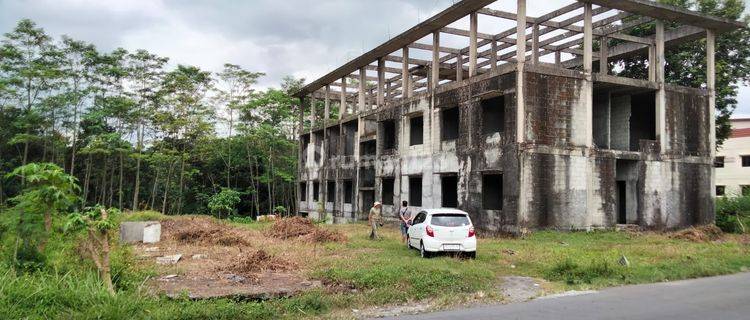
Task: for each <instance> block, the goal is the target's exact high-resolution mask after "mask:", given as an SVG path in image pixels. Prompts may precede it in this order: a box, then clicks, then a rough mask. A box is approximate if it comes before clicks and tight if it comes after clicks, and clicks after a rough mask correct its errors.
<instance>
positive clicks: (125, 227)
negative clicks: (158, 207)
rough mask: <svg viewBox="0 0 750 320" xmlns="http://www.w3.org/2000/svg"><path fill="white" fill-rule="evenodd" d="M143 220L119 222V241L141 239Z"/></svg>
mask: <svg viewBox="0 0 750 320" xmlns="http://www.w3.org/2000/svg"><path fill="white" fill-rule="evenodd" d="M145 226H146V223H145V222H143V221H126V222H123V223H121V224H120V242H122V243H135V242H141V241H143V228H144V227H145Z"/></svg>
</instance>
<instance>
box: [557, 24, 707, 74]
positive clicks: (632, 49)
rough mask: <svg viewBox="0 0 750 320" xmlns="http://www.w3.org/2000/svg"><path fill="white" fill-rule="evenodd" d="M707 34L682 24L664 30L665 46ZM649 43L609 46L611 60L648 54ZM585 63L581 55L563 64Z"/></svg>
mask: <svg viewBox="0 0 750 320" xmlns="http://www.w3.org/2000/svg"><path fill="white" fill-rule="evenodd" d="M705 34H706V31H705V30H704V29H701V28H698V27H693V26H680V27H677V28H676V29H671V30H668V31H665V32H664V47H665V48H669V47H674V46H678V45H680V44H683V43H686V42H689V41H693V40H697V39H700V38H701V37H703V36H704V35H705ZM648 47H649V46H648V45H645V44H642V43H623V44H619V45H617V46H614V47H610V48H609V52H608V53H609V57H608V59H609V61H616V60H618V59H622V58H625V57H631V56H634V55H639V54H641V55H646V54H648ZM597 58H598V57H597V55H594V60H595V61H597ZM582 63H583V60H582V59H581V57H576V58H573V59H570V60H566V61H563V63H562V65H563V67H565V68H568V69H569V68H575V67H578V66H580V65H581V64H582Z"/></svg>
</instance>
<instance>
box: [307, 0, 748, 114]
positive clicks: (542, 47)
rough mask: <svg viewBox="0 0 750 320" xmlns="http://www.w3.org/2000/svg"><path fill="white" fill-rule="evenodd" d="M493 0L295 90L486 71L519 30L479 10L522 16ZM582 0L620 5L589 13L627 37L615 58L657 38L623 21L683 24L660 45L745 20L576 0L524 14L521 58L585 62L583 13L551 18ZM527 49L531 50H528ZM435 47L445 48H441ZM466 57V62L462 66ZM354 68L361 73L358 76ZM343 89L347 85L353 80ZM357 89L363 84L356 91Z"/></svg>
mask: <svg viewBox="0 0 750 320" xmlns="http://www.w3.org/2000/svg"><path fill="white" fill-rule="evenodd" d="M495 1H496V0H472V1H460V2H458V3H456V4H454V5H452V6H451V7H449V8H447V9H445V10H443V11H442V12H440V13H438V14H436V15H435V16H433V17H431V18H429V19H427V20H425V21H424V22H422V23H419V24H417V25H416V26H414V27H413V28H411V29H409V30H407V31H405V32H403V33H401V34H400V35H398V36H396V37H394V38H392V39H391V40H389V41H387V42H385V43H383V44H381V45H380V46H378V47H376V48H375V49H373V50H371V51H369V52H367V53H365V54H363V55H361V56H359V57H357V58H355V59H353V60H351V61H349V62H348V63H346V64H344V65H343V66H341V67H339V68H337V69H335V70H333V71H331V72H330V73H328V74H326V75H324V76H323V77H321V78H319V79H317V80H315V81H313V82H311V83H310V84H308V85H306V86H305V87H304V88H302V89H301V90H300V91H299V92H298V93H297V96H299V97H306V96H308V95H310V94H314V95H313V97H318V98H324V99H325V97H329V98H333V95H335V96H336V97H344V98H342V99H343V100H341V101H345V103H348V102H349V99H350V97H351V99H352V100H353V101H352V102H361V101H362V100H363V99H368V98H370V97H368V95H370V96H372V95H376V96H377V104H381V103H382V102H383V100H384V99H385V96H393V95H394V93H397V94H407V96H408V93H409V92H412V91H413V90H415V89H418V88H423V87H430V86H432V85H437V84H439V82H440V81H441V80H445V79H448V80H462V79H463V78H466V77H469V76H473V75H476V74H479V73H482V72H486V69H487V68H490V69H494V68H496V67H497V64H498V63H499V62H503V61H504V62H513V61H515V58H516V57H517V56H518V55H517V52H516V51H509V52H506V53H504V54H500V55H498V53H499V52H500V51H502V50H507V49H510V48H512V47H514V46H516V44H517V41H516V39H514V38H510V36H512V35H515V34H517V32H518V31H519V30H517V29H518V28H515V27H514V28H511V29H508V30H505V31H502V32H500V33H498V34H486V33H481V32H478V31H477V27H476V24H477V20H478V18H477V16H478V15H486V16H492V17H496V18H501V19H508V20H514V21H519V20H522V19H519V15H518V14H517V13H512V12H505V11H500V10H494V9H490V8H486V7H487V6H488V5H490V4H492V3H493V2H495ZM521 1H523V0H521ZM586 3H591V4H594V5H598V7H595V8H593V10H592V11H591V12H590V14H591V16H592V17H594V18H596V16H598V15H600V14H604V13H606V12H609V11H611V10H620V12H618V13H617V14H614V15H612V16H609V17H605V18H603V19H599V20H596V21H593V23H592V27H593V29H592V36H593V37H595V38H597V39H617V40H623V41H624V42H625V43H622V44H619V45H616V46H614V47H609V48H606V49H605V50H606V51H607V53H608V55H607V58H608V59H619V58H622V57H625V56H628V55H633V54H644V53H647V54H648V52H649V50H653V49H649V48H651V47H654V45H655V38H654V36H652V37H635V36H631V35H627V34H624V33H622V31H625V30H627V29H629V28H632V27H635V26H638V25H641V24H644V23H648V22H651V21H653V20H662V21H671V22H676V23H678V24H680V25H681V26H680V27H678V28H677V29H673V30H667V31H666V33H665V39H664V40H665V45H666V46H672V45H676V44H680V43H683V42H686V41H691V40H695V39H697V38H700V37H702V36H705V34H706V30H711V31H713V32H714V33H721V32H725V31H729V30H733V29H736V28H740V27H744V26H745V25H744V24H743V23H741V22H738V21H732V20H728V19H724V18H719V17H714V16H709V15H705V14H701V13H696V12H693V11H690V10H686V9H682V8H678V7H674V6H670V5H665V4H660V3H656V2H652V1H648V0H582V1H577V2H575V3H572V4H570V5H567V6H564V7H562V8H560V9H558V10H555V11H552V12H549V13H547V14H545V15H542V16H539V17H523V18H524V19H523V20H525V22H524V23H525V25H526V27H527V28H529V27H530V28H531V29H532V31H531V33H529V32H525V33H524V34H525V36H526V42H525V48H523V49H522V50H523V51H524V53H525V54H524V56H526V59H527V60H532V61H533V62H538V60H539V57H540V56H544V55H548V54H554V55H555V65H557V66H561V67H565V68H573V67H576V66H580V65H581V64H582V62H583V61H582V55H583V50H582V49H581V48H579V47H581V46H582V44H583V42H584V37H580V38H575V37H578V36H580V35H582V34H584V27H582V26H578V25H576V23H579V22H582V21H583V20H584V19H585V14H584V13H581V14H577V15H575V16H572V17H569V18H566V19H564V20H560V21H555V20H554V19H555V18H558V17H561V16H564V15H565V14H568V13H571V12H574V11H576V10H579V9H581V8H583V7H584V5H585V4H586ZM466 16H469V17H470V21H471V22H470V25H471V27H470V28H469V29H470V30H463V29H458V28H455V27H449V26H448V25H450V24H451V23H453V22H455V21H457V20H459V19H461V18H463V17H466ZM524 16H525V14H524ZM633 16H638V17H633ZM624 19H628V20H624ZM557 30H563V31H565V32H564V33H562V34H558V35H555V36H552V37H549V38H547V39H544V40H541V39H540V37H543V36H544V35H546V34H548V33H550V32H554V31H557ZM441 33H444V34H452V35H457V36H463V37H467V38H469V39H470V45H469V46H467V47H464V48H451V47H448V46H445V45H440V44H438V46H437V50H436V48H435V45H434V43H439V39H440V34H441ZM430 34H433V44H425V43H419V42H417V41H419V40H420V39H422V38H424V37H426V36H428V35H430ZM603 37H606V38H603ZM486 46H489V47H490V48H488V49H486V50H483V51H481V52H479V51H478V48H482V47H486ZM409 49H415V50H427V51H432V52H433V57H434V58H435V59H433V60H434V61H430V60H424V59H416V58H412V57H409ZM398 51H401V53H402V55H401V56H397V55H393V53H394V52H398ZM518 52H520V50H518ZM529 52H530V54H528V53H529ZM561 53H568V54H573V55H574V57H573V58H572V59H569V60H566V61H561V58H560V54H561ZM441 54H445V55H443V56H441ZM600 55H601V52H599V53H596V52H595V53H593V54H592V56H593V60H594V61H597V60H599V59H600ZM405 56H406V57H409V58H407V59H404V58H403V57H405ZM478 59H484V61H478ZM385 61H390V62H397V63H400V64H402V68H393V67H386V65H385ZM436 61H437V62H436ZM449 61H452V62H449ZM373 64H376V65H373ZM467 64H468V67H467V66H466V65H467ZM459 66H460V67H459ZM368 70H369V71H374V72H376V73H377V76H367V73H366V72H367V71H368ZM360 72H361V73H363V75H364V76H363V77H361V78H360ZM386 74H391V75H392V76H391V77H390V78H386ZM405 76H408V77H409V78H410V79H409V81H406V82H404V81H402V79H403V78H404V77H405ZM343 78H353V79H356V80H357V81H360V80H365V81H374V82H376V83H377V84H378V85H377V88H374V89H372V88H370V89H368V88H365V87H364V86H360V88H356V89H357V91H355V92H352V91H350V92H349V93H347V92H346V89H347V88H346V87H343V88H342V83H341V80H342V79H343ZM431 78H436V79H431ZM423 80H426V81H424V82H425V83H421V82H417V81H423ZM404 83H406V84H407V85H406V87H407V88H406V90H404V88H403V87H404ZM330 86H337V87H339V88H341V89H340V90H342V91H338V92H334V91H330V89H329V90H328V94H326V93H320V92H319V91H320V90H321V89H325V88H326V87H328V88H330ZM349 89H350V90H351V89H352V88H349ZM398 89H400V90H398ZM360 91H363V92H362V93H361V94H360V93H359V92H360ZM364 91H367V92H364ZM373 92H377V93H373ZM342 94H343V95H342Z"/></svg>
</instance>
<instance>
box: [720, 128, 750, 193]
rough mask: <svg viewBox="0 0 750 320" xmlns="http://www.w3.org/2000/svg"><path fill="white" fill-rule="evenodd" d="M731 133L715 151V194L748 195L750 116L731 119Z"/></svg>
mask: <svg viewBox="0 0 750 320" xmlns="http://www.w3.org/2000/svg"><path fill="white" fill-rule="evenodd" d="M730 122H731V123H732V135H731V136H730V137H729V139H727V140H726V141H724V144H723V145H722V146H721V148H720V149H719V150H718V151H717V153H716V160H715V162H714V164H715V165H714V166H715V167H716V195H717V196H724V195H750V118H737V119H731V120H730Z"/></svg>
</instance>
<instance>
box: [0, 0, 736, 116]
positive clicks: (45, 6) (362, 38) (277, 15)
mask: <svg viewBox="0 0 750 320" xmlns="http://www.w3.org/2000/svg"><path fill="white" fill-rule="evenodd" d="M453 2H454V1H453V0H378V1H364V0H360V1H356V0H318V1H307V0H246V1H236V0H218V1H217V0H214V1H209V0H179V1H178V0H126V1H123V0H111V1H104V0H35V1H29V0H26V1H22V0H0V30H2V32H7V31H9V30H11V29H12V28H13V26H14V25H15V23H16V22H17V21H18V20H19V19H22V18H30V19H32V20H34V21H36V22H37V23H38V24H39V25H40V26H41V27H43V28H44V29H45V30H47V32H48V33H50V34H52V35H54V36H60V35H63V34H66V35H69V36H71V37H73V38H76V39H81V40H85V41H88V42H91V43H93V44H95V45H96V46H97V47H98V48H100V49H101V50H112V49H114V48H117V47H123V48H125V49H128V50H135V49H140V48H143V49H147V50H149V51H151V52H154V53H156V54H159V55H161V56H166V57H169V58H170V59H171V60H170V62H171V63H172V64H173V65H176V64H178V63H180V64H190V65H196V66H199V67H201V68H204V69H207V70H211V71H218V70H220V69H221V66H222V65H223V64H224V63H226V62H230V63H235V64H239V65H241V66H242V67H244V68H246V69H248V70H252V71H259V72H265V73H266V74H267V76H266V77H264V78H263V79H262V80H261V83H260V86H262V87H268V86H276V85H278V83H279V80H280V79H281V78H282V77H284V76H286V75H293V76H295V77H304V78H306V79H308V81H310V80H313V79H315V78H317V77H320V76H322V75H323V74H325V73H327V72H328V71H330V70H332V69H333V68H335V67H337V66H339V65H342V64H344V63H345V62H346V61H348V60H350V59H352V58H354V57H356V56H358V55H360V54H362V53H363V52H366V51H368V50H370V49H372V48H373V47H375V46H377V45H379V44H380V43H382V42H384V41H386V40H388V39H389V37H392V36H395V35H397V34H398V33H400V32H402V31H404V30H406V29H408V28H410V27H412V26H413V25H415V24H416V23H418V22H419V21H422V20H425V19H426V18H428V17H430V16H431V15H433V14H435V13H437V12H439V11H440V10H442V9H444V8H446V7H448V6H450V5H451V4H452V3H453ZM571 2H572V1H571V0H546V1H529V5H528V6H529V7H528V9H527V10H528V15H530V16H538V15H542V14H544V13H547V12H549V11H552V10H554V9H557V8H558V7H561V6H563V5H566V4H568V3H571ZM493 7H494V8H497V9H505V10H508V11H515V1H499V3H497V4H495V5H493ZM493 21H494V20H493ZM462 23H465V22H463V21H459V22H458V24H459V25H460V24H462ZM506 23H507V22H506ZM489 24H492V23H489ZM487 25H488V23H485V24H484V25H483V24H482V22H481V19H480V31H487V32H491V31H496V30H503V29H507V28H508V26H511V25H510V24H507V25H502V22H498V23H495V24H493V25H494V26H495V28H493V27H492V26H487ZM483 28H489V29H483ZM456 41H458V40H456ZM428 43H429V42H428ZM739 101H740V103H739V105H738V109H737V112H736V115H737V116H740V115H741V116H750V88H748V87H742V88H741V90H740V97H739Z"/></svg>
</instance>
